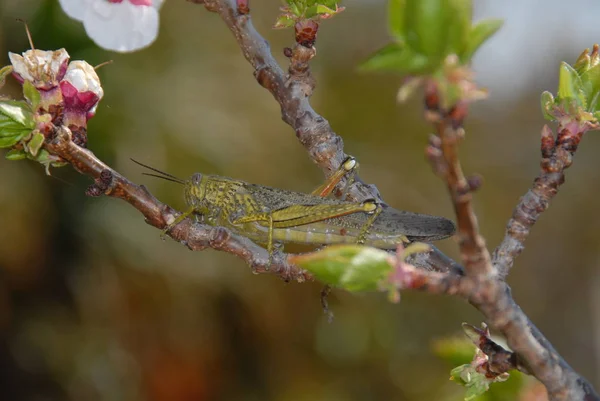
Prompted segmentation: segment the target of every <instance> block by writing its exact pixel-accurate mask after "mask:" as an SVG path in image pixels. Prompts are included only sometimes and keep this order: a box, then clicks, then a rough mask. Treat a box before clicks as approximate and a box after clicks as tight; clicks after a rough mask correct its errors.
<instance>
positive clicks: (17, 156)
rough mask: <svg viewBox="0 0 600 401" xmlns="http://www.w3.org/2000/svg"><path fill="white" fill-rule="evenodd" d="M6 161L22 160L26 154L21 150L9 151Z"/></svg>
mask: <svg viewBox="0 0 600 401" xmlns="http://www.w3.org/2000/svg"><path fill="white" fill-rule="evenodd" d="M4 157H6V159H7V160H23V159H25V158H26V157H27V153H25V151H24V150H23V149H13V150H9V151H8V152H7V153H6V155H5V156H4Z"/></svg>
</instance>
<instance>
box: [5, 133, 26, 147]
mask: <svg viewBox="0 0 600 401" xmlns="http://www.w3.org/2000/svg"><path fill="white" fill-rule="evenodd" d="M21 139H23V138H20V137H18V136H9V137H5V138H0V148H12V147H13V146H15V145H16V144H17V143H19V141H20V140H21Z"/></svg>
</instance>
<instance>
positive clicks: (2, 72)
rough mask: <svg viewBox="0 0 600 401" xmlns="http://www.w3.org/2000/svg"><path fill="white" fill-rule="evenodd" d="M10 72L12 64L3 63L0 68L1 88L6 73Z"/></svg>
mask: <svg viewBox="0 0 600 401" xmlns="http://www.w3.org/2000/svg"><path fill="white" fill-rule="evenodd" d="M12 72H13V67H12V65H5V66H4V67H2V68H0V88H2V87H3V86H4V83H5V82H6V77H7V76H8V75H10V74H11V73H12Z"/></svg>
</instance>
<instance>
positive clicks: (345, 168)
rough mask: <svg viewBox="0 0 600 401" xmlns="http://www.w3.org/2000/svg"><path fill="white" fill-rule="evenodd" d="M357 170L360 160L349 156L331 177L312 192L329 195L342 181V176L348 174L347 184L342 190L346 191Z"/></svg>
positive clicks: (323, 195) (322, 195)
mask: <svg viewBox="0 0 600 401" xmlns="http://www.w3.org/2000/svg"><path fill="white" fill-rule="evenodd" d="M357 172H358V162H357V161H356V159H355V158H354V157H352V156H348V157H347V158H346V160H344V161H343V163H342V164H341V165H340V167H339V168H338V169H337V171H336V172H335V173H333V175H332V176H331V177H329V178H328V179H327V180H325V182H324V183H323V184H322V185H321V186H319V187H318V188H316V189H315V190H314V191H312V194H313V195H317V196H321V197H323V198H324V197H326V196H329V195H330V194H331V193H332V192H333V190H334V188H335V186H336V185H337V184H339V183H340V181H341V180H342V178H344V177H345V176H348V179H347V181H346V184H345V185H344V188H343V189H342V192H343V193H345V192H346V191H347V189H348V188H349V187H350V185H352V184H353V183H354V179H355V177H356V173H357Z"/></svg>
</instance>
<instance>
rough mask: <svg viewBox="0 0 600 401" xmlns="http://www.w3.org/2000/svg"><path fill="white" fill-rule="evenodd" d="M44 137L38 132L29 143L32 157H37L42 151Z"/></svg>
mask: <svg viewBox="0 0 600 401" xmlns="http://www.w3.org/2000/svg"><path fill="white" fill-rule="evenodd" d="M44 139H45V138H44V135H42V134H41V133H39V132H36V133H35V134H33V136H32V138H31V140H30V141H29V142H27V147H28V148H29V153H31V155H32V156H37V154H38V152H39V150H40V149H41V147H42V145H43V144H44Z"/></svg>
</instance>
